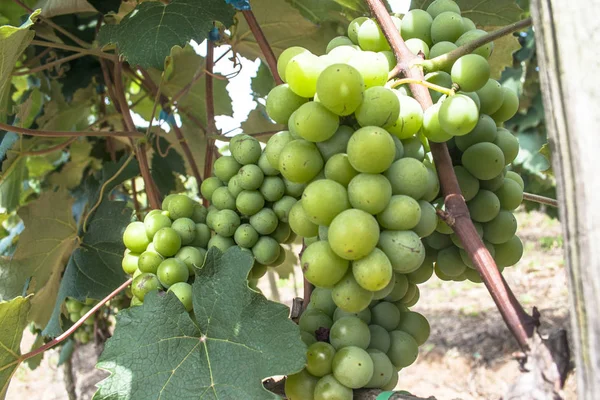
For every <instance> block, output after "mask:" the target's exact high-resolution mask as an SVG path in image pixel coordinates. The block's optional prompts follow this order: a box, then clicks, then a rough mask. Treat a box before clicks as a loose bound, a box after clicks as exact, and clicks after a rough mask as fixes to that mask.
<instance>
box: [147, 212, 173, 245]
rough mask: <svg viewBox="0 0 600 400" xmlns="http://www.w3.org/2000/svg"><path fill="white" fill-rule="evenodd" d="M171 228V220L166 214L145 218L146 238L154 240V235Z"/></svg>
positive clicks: (149, 215)
mask: <svg viewBox="0 0 600 400" xmlns="http://www.w3.org/2000/svg"><path fill="white" fill-rule="evenodd" d="M170 226H171V219H170V218H169V217H167V216H166V215H164V214H161V213H158V214H152V215H151V214H148V215H146V218H144V227H145V229H146V236H148V239H150V240H152V238H153V237H154V234H155V233H156V232H158V230H159V229H161V228H169V227H170Z"/></svg>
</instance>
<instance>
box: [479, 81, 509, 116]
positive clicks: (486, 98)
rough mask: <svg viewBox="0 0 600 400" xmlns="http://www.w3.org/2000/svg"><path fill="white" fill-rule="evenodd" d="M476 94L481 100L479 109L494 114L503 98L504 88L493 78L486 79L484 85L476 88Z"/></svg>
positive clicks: (484, 112)
mask: <svg viewBox="0 0 600 400" xmlns="http://www.w3.org/2000/svg"><path fill="white" fill-rule="evenodd" d="M476 93H477V95H478V96H479V100H480V101H481V107H480V111H481V112H482V113H483V114H488V115H491V114H494V113H495V112H496V111H498V110H499V109H500V107H501V106H502V102H503V100H504V90H503V89H502V85H500V83H499V82H498V81H496V80H494V79H488V81H487V82H486V84H485V85H483V87H482V88H481V89H479V90H477V92H476Z"/></svg>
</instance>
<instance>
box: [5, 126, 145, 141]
mask: <svg viewBox="0 0 600 400" xmlns="http://www.w3.org/2000/svg"><path fill="white" fill-rule="evenodd" d="M0 129H2V130H4V131H7V132H15V133H20V134H23V135H30V136H43V137H64V136H67V137H72V136H108V137H114V136H125V137H130V138H135V137H137V138H139V137H143V136H144V135H142V134H141V133H140V132H136V131H128V132H121V131H113V132H110V131H42V130H38V129H28V128H22V127H20V126H14V125H9V124H5V123H2V122H0Z"/></svg>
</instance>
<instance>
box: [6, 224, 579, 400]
mask: <svg viewBox="0 0 600 400" xmlns="http://www.w3.org/2000/svg"><path fill="white" fill-rule="evenodd" d="M517 219H518V221H519V235H520V236H521V238H522V239H523V242H524V243H525V255H524V257H523V259H522V260H521V261H520V262H519V264H517V265H516V266H514V267H511V268H508V269H506V270H505V272H504V276H505V278H506V280H507V282H508V283H509V285H510V286H511V288H512V289H513V291H514V293H515V295H516V296H517V298H518V299H519V301H520V302H521V304H523V306H524V307H526V308H527V309H528V311H530V310H531V308H532V307H533V306H536V307H537V308H538V309H539V311H540V313H541V320H542V324H543V325H542V330H543V331H546V332H551V331H552V330H555V329H558V328H567V329H569V322H570V321H569V312H568V309H569V306H568V293H567V281H566V279H567V277H566V271H565V263H564V255H563V250H562V236H561V230H560V224H559V222H558V221H556V220H552V219H550V218H548V217H547V216H546V215H545V214H542V213H539V212H532V213H524V212H519V213H518V214H517ZM295 276H296V279H292V278H291V277H290V278H289V279H285V280H279V279H273V278H275V277H276V275H275V274H273V275H271V276H269V275H267V276H265V277H264V278H263V279H262V280H261V282H260V284H259V287H260V288H261V289H262V290H263V292H264V293H265V295H266V296H267V297H271V298H273V297H274V296H275V294H274V292H273V290H272V288H273V287H276V288H277V292H278V296H279V298H280V299H281V301H282V302H284V303H286V304H291V301H292V299H293V298H294V297H296V296H298V295H301V292H302V289H301V279H300V277H301V273H300V270H299V268H296V269H295ZM294 281H296V282H295V284H294ZM420 289H421V299H420V301H419V303H418V304H417V305H416V306H415V307H414V308H413V309H414V310H415V311H418V312H420V313H422V314H424V315H425V316H426V317H427V319H428V320H429V322H430V324H431V328H432V331H431V337H430V338H429V340H428V341H427V343H425V345H423V346H422V348H421V352H420V355H419V359H418V360H417V362H416V363H415V364H413V365H412V366H410V367H408V368H406V369H404V370H402V371H401V372H400V380H399V383H398V389H403V390H408V391H410V392H412V393H413V394H415V395H418V396H421V397H428V396H435V398H436V399H438V400H451V399H464V400H474V399H499V398H500V397H501V396H502V395H503V393H505V392H506V390H507V388H508V387H509V386H510V384H511V383H513V382H514V381H515V379H516V378H517V377H518V375H519V370H518V365H517V362H516V361H515V359H514V353H515V352H516V351H517V350H518V348H517V346H516V342H515V341H514V340H513V339H512V337H511V336H510V333H509V331H508V330H507V328H506V326H505V325H504V323H503V321H502V319H501V317H500V315H499V313H498V311H497V310H496V308H495V305H494V303H493V302H492V300H491V298H490V296H489V294H488V293H487V291H486V289H485V287H484V286H483V285H482V284H472V283H469V282H442V281H440V280H439V279H437V278H435V277H433V278H432V279H431V280H430V281H428V282H427V283H425V284H423V285H421V286H420ZM24 342H25V343H24V346H23V347H24V348H27V347H28V346H30V345H31V342H32V340H31V338H29V337H27V338H26V340H25V341H24ZM97 354H98V349H97V348H95V347H94V345H88V346H83V347H82V348H80V349H78V351H76V353H75V357H74V359H73V364H74V367H73V369H74V370H75V371H76V374H75V376H74V380H75V384H76V393H77V399H81V400H83V399H90V398H91V396H92V394H93V392H94V384H95V383H96V382H97V381H98V380H100V379H102V378H103V377H104V376H105V374H104V373H103V372H102V371H97V370H95V369H94V367H93V365H94V360H95V359H96V355H97ZM57 360H58V354H57V352H56V351H51V352H49V353H48V354H47V355H46V357H45V358H44V360H43V361H42V365H41V366H40V367H39V368H37V369H36V370H35V371H31V370H30V369H29V368H28V367H27V366H25V365H24V366H21V367H20V368H19V370H18V371H17V372H16V374H15V377H14V378H13V381H12V383H11V385H10V387H9V390H8V393H7V397H6V398H7V399H8V400H20V399H35V400H66V399H69V397H68V395H67V392H66V390H65V384H64V375H65V374H64V370H63V368H62V367H56V363H57ZM564 397H565V398H566V399H576V398H577V395H576V388H575V379H574V376H571V377H570V378H569V379H568V381H567V385H566V387H565V391H564Z"/></svg>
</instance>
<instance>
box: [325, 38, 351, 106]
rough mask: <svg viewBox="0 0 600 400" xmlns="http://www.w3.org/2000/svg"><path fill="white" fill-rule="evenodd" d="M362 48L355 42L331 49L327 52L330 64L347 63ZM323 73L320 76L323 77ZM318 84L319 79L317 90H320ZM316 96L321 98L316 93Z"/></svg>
mask: <svg viewBox="0 0 600 400" xmlns="http://www.w3.org/2000/svg"><path fill="white" fill-rule="evenodd" d="M359 49H360V48H359V47H358V46H355V45H354V44H352V45H349V44H346V45H343V46H337V47H334V48H333V49H331V51H330V52H329V53H327V58H328V59H329V64H328V65H329V66H331V65H334V64H346V63H347V62H348V60H350V58H352V56H353V55H354V54H355V53H356V52H358V50H359ZM321 75H323V73H322V72H321ZM321 75H319V77H321ZM318 84H319V81H318V80H317V92H318V90H319V89H318ZM315 97H316V98H319V95H318V94H315Z"/></svg>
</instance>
